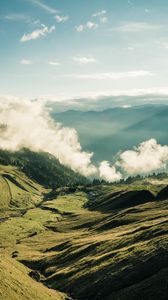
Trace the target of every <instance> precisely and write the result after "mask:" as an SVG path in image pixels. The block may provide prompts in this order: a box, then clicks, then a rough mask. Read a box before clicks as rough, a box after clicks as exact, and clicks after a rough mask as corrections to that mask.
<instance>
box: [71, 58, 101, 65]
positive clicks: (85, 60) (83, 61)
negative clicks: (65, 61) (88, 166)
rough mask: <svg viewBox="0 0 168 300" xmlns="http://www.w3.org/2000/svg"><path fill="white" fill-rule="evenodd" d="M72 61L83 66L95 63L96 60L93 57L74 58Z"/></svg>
mask: <svg viewBox="0 0 168 300" xmlns="http://www.w3.org/2000/svg"><path fill="white" fill-rule="evenodd" d="M72 59H73V61H75V62H77V63H80V64H84V65H85V64H90V63H96V62H97V60H96V59H95V58H94V57H84V56H74V57H72Z"/></svg>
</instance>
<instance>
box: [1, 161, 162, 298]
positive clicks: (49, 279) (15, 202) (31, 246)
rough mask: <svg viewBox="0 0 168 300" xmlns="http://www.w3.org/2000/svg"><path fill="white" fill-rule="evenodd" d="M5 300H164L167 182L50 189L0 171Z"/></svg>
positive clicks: (14, 173) (12, 171) (10, 170)
mask: <svg viewBox="0 0 168 300" xmlns="http://www.w3.org/2000/svg"><path fill="white" fill-rule="evenodd" d="M0 184H1V196H0V197H1V198H0V276H1V281H0V282H1V283H0V298H1V299H2V300H5V299H6V300H10V299H14V300H15V299H16V300H20V299H27V300H30V299H31V300H34V299H36V300H38V299H39V300H42V299H47V300H48V299H53V300H54V299H58V300H59V299H73V300H91V299H92V300H100V299H104V300H106V299H107V300H111V299H114V300H115V299H116V300H118V299H123V300H125V299H166V295H167V292H168V279H167V278H168V248H167V245H168V190H167V188H165V186H166V185H167V184H168V180H167V179H164V181H162V180H158V181H157V183H156V182H155V183H153V181H152V180H151V179H144V180H137V181H135V182H133V183H131V184H126V183H125V184H124V183H123V184H111V185H110V184H109V185H106V184H101V185H91V184H85V185H81V184H80V185H73V187H72V186H71V187H70V186H69V187H68V186H66V187H65V186H60V187H59V188H58V187H56V188H54V189H51V188H49V187H47V188H46V187H44V186H42V185H41V184H39V183H38V182H37V181H35V180H33V179H32V178H31V179H30V178H29V177H28V176H27V175H26V174H25V173H24V172H23V171H21V170H19V169H18V167H15V166H11V165H8V166H5V165H1V167H0Z"/></svg>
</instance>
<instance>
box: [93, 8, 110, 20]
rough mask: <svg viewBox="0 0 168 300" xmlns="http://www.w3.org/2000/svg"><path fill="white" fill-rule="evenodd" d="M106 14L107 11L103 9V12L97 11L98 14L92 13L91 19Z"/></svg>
mask: <svg viewBox="0 0 168 300" xmlns="http://www.w3.org/2000/svg"><path fill="white" fill-rule="evenodd" d="M106 13H107V11H106V10H104V9H103V10H101V11H98V12H96V13H94V14H93V15H92V17H93V18H95V17H101V16H104V15H106Z"/></svg>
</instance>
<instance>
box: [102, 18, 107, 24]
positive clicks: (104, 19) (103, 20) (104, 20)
mask: <svg viewBox="0 0 168 300" xmlns="http://www.w3.org/2000/svg"><path fill="white" fill-rule="evenodd" d="M107 22H108V18H107V17H101V18H100V23H103V24H105V23H107Z"/></svg>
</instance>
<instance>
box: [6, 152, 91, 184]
mask: <svg viewBox="0 0 168 300" xmlns="http://www.w3.org/2000/svg"><path fill="white" fill-rule="evenodd" d="M0 164H3V165H13V166H17V167H18V168H19V170H21V171H23V172H24V173H25V174H26V175H27V176H28V177H29V178H31V179H32V180H35V181H36V182H38V183H39V184H41V185H43V186H45V187H46V188H54V187H59V186H64V185H70V186H71V185H74V184H85V183H88V180H87V179H86V178H85V177H83V176H81V175H80V174H78V173H75V172H74V171H72V170H71V169H70V168H68V167H65V166H63V165H62V164H60V162H59V161H58V159H56V158H55V157H54V156H53V155H51V154H49V153H45V152H33V151H31V150H29V149H25V148H24V149H22V150H21V151H17V152H11V151H6V150H0Z"/></svg>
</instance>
